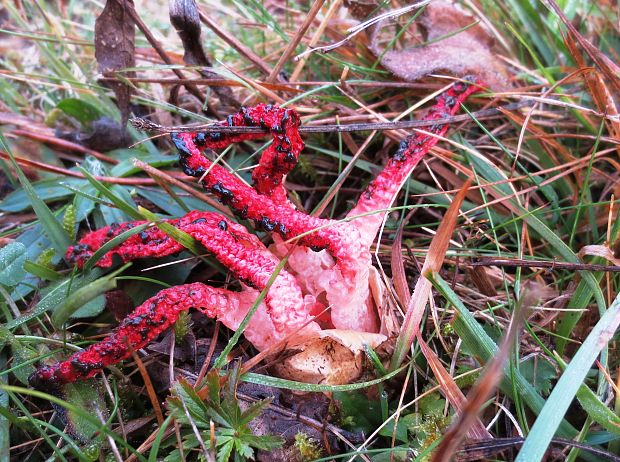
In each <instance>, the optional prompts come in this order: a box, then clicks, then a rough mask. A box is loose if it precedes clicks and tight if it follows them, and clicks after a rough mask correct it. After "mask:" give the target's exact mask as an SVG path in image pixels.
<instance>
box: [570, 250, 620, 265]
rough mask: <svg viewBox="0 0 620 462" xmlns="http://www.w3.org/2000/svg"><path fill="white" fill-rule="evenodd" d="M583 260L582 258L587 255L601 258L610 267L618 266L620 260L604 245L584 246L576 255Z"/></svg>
mask: <svg viewBox="0 0 620 462" xmlns="http://www.w3.org/2000/svg"><path fill="white" fill-rule="evenodd" d="M577 255H578V256H579V258H581V259H582V260H583V257H585V256H586V255H589V256H591V257H601V258H604V259H605V260H607V261H608V262H609V263H611V264H612V265H616V266H620V258H617V257H616V256H615V255H614V252H613V251H612V250H611V249H610V248H609V247H607V246H606V245H584V246H583V247H582V248H581V249H579V253H578V254H577Z"/></svg>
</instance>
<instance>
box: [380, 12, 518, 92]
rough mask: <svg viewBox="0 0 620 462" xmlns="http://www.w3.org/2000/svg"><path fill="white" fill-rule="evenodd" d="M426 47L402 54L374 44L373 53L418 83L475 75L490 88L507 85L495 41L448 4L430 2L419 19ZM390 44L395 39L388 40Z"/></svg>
mask: <svg viewBox="0 0 620 462" xmlns="http://www.w3.org/2000/svg"><path fill="white" fill-rule="evenodd" d="M418 25H419V26H420V29H421V35H422V37H421V38H422V41H423V42H430V43H428V44H426V45H423V46H414V45H413V44H411V45H410V46H407V47H406V48H404V49H402V50H394V49H390V50H388V51H386V50H385V47H384V46H383V45H382V44H380V43H379V40H378V36H375V37H374V38H373V40H372V44H371V50H372V51H373V52H374V53H375V54H376V55H377V56H381V64H382V65H383V67H385V68H386V69H388V70H389V71H390V72H392V73H393V74H394V75H396V76H398V77H400V78H402V79H404V80H409V81H413V80H418V79H420V78H422V77H425V76H427V75H429V74H446V73H447V74H452V75H457V76H461V77H463V76H465V75H468V74H474V75H476V76H477V77H479V78H480V79H481V80H482V81H483V82H484V83H485V84H486V85H488V86H489V87H490V88H492V89H495V90H499V89H503V88H506V86H507V85H508V82H507V79H506V72H505V69H504V66H503V65H502V64H501V62H500V61H499V60H497V59H496V58H495V55H494V53H493V51H492V49H491V47H492V45H493V40H492V38H491V37H490V36H489V35H488V34H487V32H486V31H485V30H484V29H483V27H482V26H481V25H480V24H477V23H476V19H474V18H472V17H471V16H469V15H468V14H467V13H466V12H465V11H463V10H461V9H460V8H459V7H457V6H456V5H454V4H453V3H451V2H449V1H446V0H434V1H432V2H430V3H429V4H428V5H427V6H426V9H425V10H424V13H423V14H422V16H421V17H420V21H419V24H418ZM388 39H389V40H386V43H390V42H391V41H392V39H393V37H388Z"/></svg>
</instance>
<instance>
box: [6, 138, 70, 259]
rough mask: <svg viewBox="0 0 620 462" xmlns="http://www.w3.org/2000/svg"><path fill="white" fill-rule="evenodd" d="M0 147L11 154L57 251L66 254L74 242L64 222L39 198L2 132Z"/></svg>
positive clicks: (14, 165)
mask: <svg viewBox="0 0 620 462" xmlns="http://www.w3.org/2000/svg"><path fill="white" fill-rule="evenodd" d="M0 147H1V148H2V149H3V150H4V151H6V153H7V154H8V155H9V158H10V160H11V165H12V166H13V168H14V169H15V173H16V174H17V177H18V178H19V182H20V183H21V185H22V188H24V191H25V192H26V194H27V195H28V198H29V199H30V203H31V204H32V209H33V210H34V213H35V214H36V215H37V217H38V218H39V221H40V222H41V226H42V227H43V229H44V231H45V234H46V235H47V237H48V238H49V240H50V241H51V242H52V245H53V246H54V249H55V250H56V253H58V254H59V255H64V253H65V250H67V247H69V246H70V245H71V243H72V242H71V238H70V237H69V235H68V234H67V232H66V231H65V230H64V228H63V227H62V223H60V222H59V221H58V220H57V219H56V217H55V216H54V214H53V213H52V211H51V210H50V209H49V207H48V206H47V205H46V204H45V202H43V201H42V200H41V198H39V196H37V194H36V193H35V192H34V189H33V187H32V184H31V183H30V181H28V178H26V175H24V172H22V169H21V168H20V167H19V165H17V162H16V161H15V158H14V157H13V153H12V152H11V149H10V147H9V145H8V143H7V142H6V138H5V137H4V135H3V134H1V133H0Z"/></svg>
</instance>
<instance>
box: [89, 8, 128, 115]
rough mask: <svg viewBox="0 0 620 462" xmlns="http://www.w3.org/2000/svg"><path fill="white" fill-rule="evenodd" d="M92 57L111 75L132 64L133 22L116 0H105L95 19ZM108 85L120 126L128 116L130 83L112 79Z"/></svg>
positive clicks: (100, 67)
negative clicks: (93, 54)
mask: <svg viewBox="0 0 620 462" xmlns="http://www.w3.org/2000/svg"><path fill="white" fill-rule="evenodd" d="M127 4H129V5H130V7H131V8H133V1H132V0H127ZM95 58H96V59H97V63H99V70H100V71H101V73H102V74H103V75H106V76H108V75H109V76H111V77H114V72H115V71H118V70H120V69H124V68H128V67H134V66H135V64H136V59H135V27H134V22H133V19H132V18H131V16H130V14H129V12H128V11H127V10H126V8H125V6H124V3H123V2H121V1H120V0H107V2H106V5H105V8H104V9H103V11H102V12H101V14H100V15H99V17H98V18H97V21H96V22H95ZM124 76H125V77H133V76H135V73H134V72H127V73H124ZM109 85H110V87H111V88H112V89H113V90H114V93H115V94H116V99H117V104H118V108H119V109H120V111H121V117H122V125H123V127H124V126H125V125H126V123H127V119H128V118H129V102H130V98H131V93H132V90H131V87H129V86H128V85H127V84H125V83H123V82H112V83H110V84H109Z"/></svg>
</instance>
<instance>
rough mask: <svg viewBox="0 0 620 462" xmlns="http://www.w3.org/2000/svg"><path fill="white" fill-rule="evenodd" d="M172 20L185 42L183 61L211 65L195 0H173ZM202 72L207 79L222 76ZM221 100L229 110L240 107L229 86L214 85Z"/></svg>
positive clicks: (171, 5)
mask: <svg viewBox="0 0 620 462" xmlns="http://www.w3.org/2000/svg"><path fill="white" fill-rule="evenodd" d="M170 22H171V23H172V25H173V26H174V27H175V29H176V30H177V33H178V34H179V38H180V39H181V42H183V50H184V51H185V54H184V55H183V61H185V63H186V64H188V65H192V66H204V67H211V61H210V60H209V58H208V57H207V54H206V53H205V50H204V48H203V47H202V42H201V40H200V35H201V25H200V13H199V12H198V6H197V5H196V2H195V0H172V1H171V2H170ZM199 72H200V74H201V75H202V77H204V78H205V79H217V78H220V76H219V75H217V74H216V73H215V72H212V71H209V70H206V69H200V71H199ZM213 89H214V91H215V93H216V94H217V96H218V97H219V98H220V101H222V103H224V104H225V105H227V106H230V107H229V108H228V111H229V112H232V110H236V109H238V108H239V103H238V101H237V100H236V99H235V98H234V96H233V93H232V91H231V89H230V88H229V87H221V86H217V87H213Z"/></svg>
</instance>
